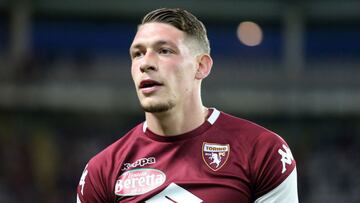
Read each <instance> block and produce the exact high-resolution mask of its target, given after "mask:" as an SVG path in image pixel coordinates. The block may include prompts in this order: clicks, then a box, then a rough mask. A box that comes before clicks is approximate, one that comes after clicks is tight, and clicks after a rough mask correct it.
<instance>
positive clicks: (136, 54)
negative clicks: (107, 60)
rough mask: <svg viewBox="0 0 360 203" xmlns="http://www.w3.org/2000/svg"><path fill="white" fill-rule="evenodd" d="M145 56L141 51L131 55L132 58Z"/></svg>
mask: <svg viewBox="0 0 360 203" xmlns="http://www.w3.org/2000/svg"><path fill="white" fill-rule="evenodd" d="M143 55H144V53H142V52H141V51H134V52H132V53H131V58H139V57H141V56H143Z"/></svg>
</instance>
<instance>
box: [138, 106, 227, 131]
mask: <svg viewBox="0 0 360 203" xmlns="http://www.w3.org/2000/svg"><path fill="white" fill-rule="evenodd" d="M219 116H220V111H219V110H217V109H216V108H213V112H212V113H211V115H210V116H209V118H208V119H207V121H208V122H209V123H210V124H211V125H213V124H214V123H215V121H216V120H217V119H218V118H219ZM146 128H147V122H146V121H145V122H144V123H143V132H144V133H145V132H146Z"/></svg>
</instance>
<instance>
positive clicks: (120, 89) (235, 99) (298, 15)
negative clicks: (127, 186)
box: [0, 0, 360, 203]
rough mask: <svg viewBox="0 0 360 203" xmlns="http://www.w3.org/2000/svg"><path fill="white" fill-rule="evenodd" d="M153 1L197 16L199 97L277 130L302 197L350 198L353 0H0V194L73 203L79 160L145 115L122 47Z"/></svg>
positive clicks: (357, 48) (358, 105)
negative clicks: (203, 71) (201, 29)
mask: <svg viewBox="0 0 360 203" xmlns="http://www.w3.org/2000/svg"><path fill="white" fill-rule="evenodd" d="M159 7H181V8H185V9H187V10H189V11H191V12H192V13H194V14H195V15H196V16H198V17H199V19H200V20H202V21H203V22H204V23H205V25H206V26H207V29H208V35H209V39H210V43H211V46H212V56H213V59H214V67H213V70H212V73H211V75H210V76H209V77H208V78H207V79H206V80H205V81H204V82H203V91H202V95H203V98H204V104H205V105H206V106H210V107H216V108H217V109H219V110H222V111H225V112H227V113H231V114H233V115H236V116H239V117H242V118H245V119H249V120H251V121H254V122H256V123H259V124H261V125H263V126H265V127H267V128H269V129H271V130H273V131H275V132H276V133H278V134H280V135H281V136H282V137H284V138H285V139H286V140H287V142H288V144H289V145H290V147H291V149H292V152H293V155H294V157H295V159H296V160H297V164H298V166H297V167H298V176H299V177H298V183H299V198H300V202H302V203H313V202H314V203H318V202H327V203H338V202H348V203H355V202H360V193H359V191H360V170H359V168H360V157H359V155H360V153H359V147H360V37H359V36H360V2H359V1H356V0H346V1H340V0H328V1H325V0H313V1H310V0H308V1H297V0H293V1H290V0H288V1H287V0H277V1H276V0H273V1H267V0H252V1H249V0H248V1H246V0H225V1H215V0H195V1H190V0H183V1H180V0H173V1H160V0H155V1H145V0H139V1H136V2H134V1H129V0H124V1H115V0H105V1H95V0H76V1H70V0H62V1H58V0H11V1H10V0H0V202H1V203H2V202H4V203H15V202H28V203H32V202H34V203H35V202H36V203H42V202H44V203H45V202H46V203H58V202H59V203H60V202H61V203H64V202H75V201H76V200H75V199H76V193H75V190H76V186H77V184H78V181H79V179H80V176H81V173H82V170H83V168H84V166H85V164H86V163H87V161H88V160H89V159H90V158H91V157H92V156H94V155H95V154H96V153H98V152H99V151H101V150H102V149H104V148H105V147H106V146H108V145H109V144H111V143H113V142H114V141H115V140H117V139H119V138H120V137H121V136H122V135H123V134H124V133H126V132H127V131H128V130H130V129H131V128H132V127H134V126H135V125H136V124H137V123H139V122H142V121H143V120H144V116H143V112H142V110H141V109H140V108H139V105H138V101H137V97H136V94H135V91H134V90H135V89H134V87H133V83H132V80H131V76H130V59H129V54H128V48H129V45H130V43H131V41H132V38H133V36H134V34H135V31H136V27H137V24H138V23H140V19H141V17H142V16H143V15H144V14H145V13H147V12H148V11H150V10H153V9H155V8H159ZM242 22H252V23H253V24H252V25H255V28H254V27H241V25H244V24H242ZM249 40H250V41H249ZM254 40H255V41H256V43H255V44H251V42H254Z"/></svg>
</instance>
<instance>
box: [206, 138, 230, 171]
mask: <svg viewBox="0 0 360 203" xmlns="http://www.w3.org/2000/svg"><path fill="white" fill-rule="evenodd" d="M229 154H230V145H229V144H216V143H207V142H204V143H203V147H202V157H203V160H204V162H205V164H206V165H207V166H208V167H209V168H211V169H212V170H214V171H217V170H219V169H220V168H221V167H223V166H224V165H225V163H226V161H227V159H228V158H229Z"/></svg>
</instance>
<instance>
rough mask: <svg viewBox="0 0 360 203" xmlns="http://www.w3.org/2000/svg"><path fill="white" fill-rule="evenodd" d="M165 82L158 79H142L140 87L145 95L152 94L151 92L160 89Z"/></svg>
mask: <svg viewBox="0 0 360 203" xmlns="http://www.w3.org/2000/svg"><path fill="white" fill-rule="evenodd" d="M161 86H163V84H162V83H161V82H158V81H156V80H150V79H147V80H142V81H141V82H140V84H139V89H140V90H141V92H142V93H143V94H144V95H147V96H150V95H151V94H153V93H155V92H156V91H158V90H159V89H160V88H161Z"/></svg>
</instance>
